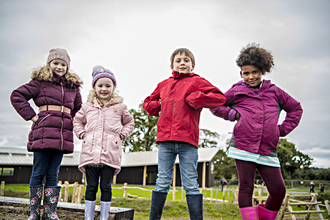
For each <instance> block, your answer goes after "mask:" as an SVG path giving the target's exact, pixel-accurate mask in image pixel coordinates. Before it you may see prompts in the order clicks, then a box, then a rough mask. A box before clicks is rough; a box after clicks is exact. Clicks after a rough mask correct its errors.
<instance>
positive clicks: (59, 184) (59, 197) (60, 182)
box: [57, 180, 63, 202]
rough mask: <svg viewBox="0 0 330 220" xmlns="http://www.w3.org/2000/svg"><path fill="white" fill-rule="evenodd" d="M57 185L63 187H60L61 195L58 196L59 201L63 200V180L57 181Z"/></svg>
mask: <svg viewBox="0 0 330 220" xmlns="http://www.w3.org/2000/svg"><path fill="white" fill-rule="evenodd" d="M57 186H60V187H61V189H60V194H59V196H58V201H59V202H62V196H63V195H62V188H63V186H62V180H60V181H58V183H57Z"/></svg>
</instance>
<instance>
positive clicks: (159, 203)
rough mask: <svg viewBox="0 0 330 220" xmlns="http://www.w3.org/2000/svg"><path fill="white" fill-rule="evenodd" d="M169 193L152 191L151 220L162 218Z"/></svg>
mask: <svg viewBox="0 0 330 220" xmlns="http://www.w3.org/2000/svg"><path fill="white" fill-rule="evenodd" d="M166 197H167V193H163V192H157V191H155V190H153V191H152V197H151V208H150V216H149V220H159V219H160V218H161V217H162V213H163V208H164V204H165V201H166Z"/></svg>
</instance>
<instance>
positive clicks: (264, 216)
mask: <svg viewBox="0 0 330 220" xmlns="http://www.w3.org/2000/svg"><path fill="white" fill-rule="evenodd" d="M277 213H278V211H272V210H269V209H266V208H265V204H259V205H258V215H259V220H274V219H275V218H276V216H277Z"/></svg>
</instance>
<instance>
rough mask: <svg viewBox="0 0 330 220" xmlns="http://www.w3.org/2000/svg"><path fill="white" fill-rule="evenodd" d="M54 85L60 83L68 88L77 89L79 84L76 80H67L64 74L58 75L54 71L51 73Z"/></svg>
mask: <svg viewBox="0 0 330 220" xmlns="http://www.w3.org/2000/svg"><path fill="white" fill-rule="evenodd" d="M51 82H52V83H53V84H55V85H61V83H62V85H63V86H64V87H66V88H68V89H79V88H80V84H79V83H78V82H76V83H74V82H72V81H68V80H67V79H66V78H65V77H64V76H59V75H57V74H56V73H53V78H52V81H51Z"/></svg>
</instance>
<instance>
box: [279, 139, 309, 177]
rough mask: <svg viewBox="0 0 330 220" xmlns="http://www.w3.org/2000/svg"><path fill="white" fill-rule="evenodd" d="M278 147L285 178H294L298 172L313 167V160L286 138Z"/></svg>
mask: <svg viewBox="0 0 330 220" xmlns="http://www.w3.org/2000/svg"><path fill="white" fill-rule="evenodd" d="M278 146H279V148H278V158H279V160H280V164H281V171H282V175H283V177H284V178H293V177H294V175H293V174H294V173H296V170H302V169H308V168H309V167H310V166H311V165H312V162H313V158H311V157H309V156H308V155H307V154H303V153H302V152H300V151H298V150H297V149H296V146H295V144H293V143H290V142H288V141H287V140H286V139H285V138H280V140H279V143H278Z"/></svg>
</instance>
